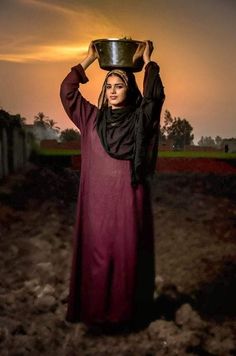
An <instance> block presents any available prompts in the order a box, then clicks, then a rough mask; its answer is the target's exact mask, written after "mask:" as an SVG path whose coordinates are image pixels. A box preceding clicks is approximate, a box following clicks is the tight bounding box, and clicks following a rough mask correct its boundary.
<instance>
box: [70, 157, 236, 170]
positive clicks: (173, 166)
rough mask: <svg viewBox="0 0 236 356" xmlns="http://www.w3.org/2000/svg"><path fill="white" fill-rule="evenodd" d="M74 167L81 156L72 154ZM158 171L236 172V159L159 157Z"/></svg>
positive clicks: (79, 164)
mask: <svg viewBox="0 0 236 356" xmlns="http://www.w3.org/2000/svg"><path fill="white" fill-rule="evenodd" d="M71 165H72V168H73V169H75V170H80V167H81V156H72V158H71ZM157 171H158V172H161V173H171V172H173V173H174V172H182V173H184V172H193V173H217V174H233V173H236V160H234V159H227V160H226V159H225V160H223V159H218V158H187V157H186V158H185V157H173V158H171V157H168V158H167V157H159V158H158V161H157Z"/></svg>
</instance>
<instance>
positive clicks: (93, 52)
mask: <svg viewBox="0 0 236 356" xmlns="http://www.w3.org/2000/svg"><path fill="white" fill-rule="evenodd" d="M87 56H88V57H89V58H90V59H92V60H93V61H95V59H97V58H98V54H97V51H96V48H95V46H94V43H93V41H92V42H90V45H89V48H88V55H87Z"/></svg>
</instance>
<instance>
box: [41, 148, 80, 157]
mask: <svg viewBox="0 0 236 356" xmlns="http://www.w3.org/2000/svg"><path fill="white" fill-rule="evenodd" d="M37 154H39V155H42V156H77V155H80V150H66V149H61V148H58V149H57V148H40V149H38V150H37Z"/></svg>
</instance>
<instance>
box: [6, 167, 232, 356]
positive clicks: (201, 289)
mask: <svg viewBox="0 0 236 356" xmlns="http://www.w3.org/2000/svg"><path fill="white" fill-rule="evenodd" d="M78 179H79V178H78V174H76V173H75V172H72V171H70V170H64V171H60V172H52V171H50V170H47V169H38V168H37V167H33V166H32V167H31V169H30V170H29V171H28V172H27V174H19V175H17V176H14V177H11V179H10V180H8V181H6V182H4V183H2V185H1V186H0V199H1V206H0V268H1V276H2V278H1V280H0V354H1V355H18V356H20V355H22V356H23V355H36V356H37V355H56V354H57V355H62V356H64V355H66V356H73V355H79V356H80V355H122V356H123V355H127V356H128V355H132V356H133V355H135V356H136V355H137V356H142V355H143V356H144V355H146V356H147V355H158V356H162V355H180V356H184V355H220V356H228V355H234V354H235V353H234V352H235V351H236V337H235V335H236V323H235V316H236V304H235V300H236V292H235V291H234V289H235V288H234V286H235V282H236V241H235V236H236V196H235V194H236V193H235V192H236V189H235V188H236V182H235V175H227V176H216V175H213V174H211V175H209V174H205V175H200V174H198V175H197V174H185V175H183V174H159V176H158V177H157V178H156V179H155V182H154V184H153V211H154V216H155V224H156V297H157V300H156V314H155V315H154V316H153V317H154V321H153V322H152V323H151V324H150V326H149V327H148V328H146V329H145V330H142V331H139V332H136V333H129V334H120V335H100V336H94V335H90V334H89V333H88V332H87V330H86V328H85V327H84V326H83V325H82V324H76V325H72V324H69V323H67V322H65V321H64V315H65V310H66V297H67V294H68V282H69V281H68V279H69V269H70V260H71V239H72V233H73V224H74V215H75V206H76V196H77V189H78Z"/></svg>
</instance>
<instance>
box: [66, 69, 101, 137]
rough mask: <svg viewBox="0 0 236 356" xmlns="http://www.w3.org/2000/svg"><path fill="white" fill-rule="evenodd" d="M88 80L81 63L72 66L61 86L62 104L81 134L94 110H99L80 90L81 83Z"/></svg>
mask: <svg viewBox="0 0 236 356" xmlns="http://www.w3.org/2000/svg"><path fill="white" fill-rule="evenodd" d="M87 82H88V78H87V76H86V74H85V71H84V69H83V67H82V66H81V64H78V65H76V66H74V67H72V68H71V72H70V73H69V74H68V75H67V76H66V77H65V79H64V80H63V82H62V84H61V88H60V97H61V101H62V105H63V107H64V109H65V111H66V113H67V115H68V116H69V118H70V119H71V120H72V121H73V123H74V124H75V125H76V126H77V127H78V128H79V129H80V131H81V134H83V130H84V128H85V127H86V124H87V122H88V120H89V119H90V118H91V117H92V116H93V114H94V111H97V107H96V106H95V105H93V104H91V103H90V102H89V101H87V100H86V99H85V98H84V97H83V96H82V95H81V93H80V91H79V90H78V89H79V85H80V83H81V84H84V83H87Z"/></svg>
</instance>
